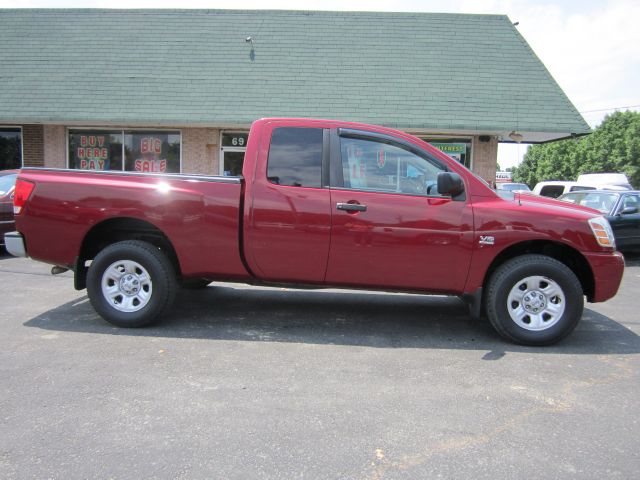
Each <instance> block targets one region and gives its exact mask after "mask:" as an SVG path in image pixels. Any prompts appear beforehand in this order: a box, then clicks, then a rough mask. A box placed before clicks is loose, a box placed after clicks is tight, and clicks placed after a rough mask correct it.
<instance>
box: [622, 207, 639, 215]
mask: <svg viewBox="0 0 640 480" xmlns="http://www.w3.org/2000/svg"><path fill="white" fill-rule="evenodd" d="M632 213H638V207H624V208H623V209H622V210H621V211H620V215H631V214H632Z"/></svg>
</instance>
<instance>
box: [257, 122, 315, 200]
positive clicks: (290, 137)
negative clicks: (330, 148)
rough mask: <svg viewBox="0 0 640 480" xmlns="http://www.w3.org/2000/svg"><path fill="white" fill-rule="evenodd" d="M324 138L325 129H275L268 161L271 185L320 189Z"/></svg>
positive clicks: (268, 174) (268, 176)
mask: <svg viewBox="0 0 640 480" xmlns="http://www.w3.org/2000/svg"><path fill="white" fill-rule="evenodd" d="M322 137H323V130H322V129H321V128H298V127H279V128H276V129H274V130H273V134H272V135H271V146H270V148H269V157H268V160H267V178H268V180H269V182H271V183H275V184H277V185H287V186H293V187H313V188H320V187H321V184H322Z"/></svg>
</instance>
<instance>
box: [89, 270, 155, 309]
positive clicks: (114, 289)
mask: <svg viewBox="0 0 640 480" xmlns="http://www.w3.org/2000/svg"><path fill="white" fill-rule="evenodd" d="M101 288H102V295H103V296H104V298H105V299H106V300H107V302H108V303H109V305H111V306H112V307H113V308H115V309H116V310H119V311H121V312H126V313H131V312H137V311H138V310H141V309H142V308H144V307H145V306H146V305H147V304H148V303H149V300H151V294H152V292H153V285H152V283H151V277H150V275H149V272H147V270H146V269H145V268H144V267H143V266H142V265H140V264H139V263H138V262H134V261H132V260H118V261H117V262H113V263H112V264H111V265H109V267H108V268H107V269H106V270H105V271H104V273H103V274H102V282H101Z"/></svg>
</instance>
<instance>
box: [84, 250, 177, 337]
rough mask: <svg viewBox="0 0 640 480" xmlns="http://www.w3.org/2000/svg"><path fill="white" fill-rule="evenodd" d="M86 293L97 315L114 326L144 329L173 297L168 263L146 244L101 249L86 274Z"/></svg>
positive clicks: (173, 273)
mask: <svg viewBox="0 0 640 480" xmlns="http://www.w3.org/2000/svg"><path fill="white" fill-rule="evenodd" d="M87 292H88V294H89V300H90V301H91V305H93V308H94V309H95V310H96V312H98V314H99V315H100V316H101V317H102V318H104V319H105V320H107V321H108V322H110V323H112V324H114V325H117V326H118V327H144V326H147V325H150V324H152V323H153V322H154V321H155V320H156V319H157V317H158V316H160V315H161V314H162V313H163V312H165V311H166V310H167V309H168V308H169V306H170V305H171V303H172V302H173V299H174V297H175V293H176V279H175V272H174V269H173V266H172V265H171V262H170V261H169V260H168V259H167V257H166V256H165V255H164V253H162V252H161V251H160V250H159V249H158V248H156V247H155V246H153V245H152V244H150V243H147V242H142V241H138V240H128V241H124V242H118V243H114V244H113V245H110V246H108V247H107V248H105V249H104V250H102V251H101V252H100V253H99V254H98V255H96V258H95V259H94V260H93V262H91V266H90V267H89V271H88V272H87Z"/></svg>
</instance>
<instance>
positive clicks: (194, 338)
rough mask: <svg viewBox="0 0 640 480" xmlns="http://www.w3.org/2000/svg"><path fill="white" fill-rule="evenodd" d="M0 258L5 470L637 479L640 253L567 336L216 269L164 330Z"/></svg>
mask: <svg viewBox="0 0 640 480" xmlns="http://www.w3.org/2000/svg"><path fill="white" fill-rule="evenodd" d="M48 271H49V267H47V266H46V265H44V264H39V263H36V262H32V261H29V260H24V259H15V258H11V257H8V256H6V255H5V256H2V257H0V282H1V283H0V284H1V285H2V289H1V290H0V300H1V302H0V305H1V306H0V322H1V326H2V332H1V335H2V348H1V349H0V382H1V383H0V387H1V388H0V416H1V417H0V418H1V419H2V420H1V423H0V478H58V479H70V478H126V479H129V478H131V479H139V478H163V479H164V478H180V479H186V478H198V479H199V478H203V479H204V478H211V479H213V478H233V479H236V478H237V479H243V480H246V479H253V478H260V479H263V478H267V479H268V478H274V479H275V478H281V479H295V478H309V479H342V478H345V479H395V478H412V479H426V478H437V477H443V478H467V479H481V478H491V479H500V478H504V479H512V478H529V479H532V478H540V479H543V478H544V479H552V478H558V479H566V478H594V479H595V478H597V479H602V478H637V476H638V472H639V471H640V455H639V453H638V452H639V451H640V425H639V421H638V418H639V417H640V401H639V400H638V396H639V395H640V382H639V375H638V374H639V370H638V365H639V362H640V355H639V352H640V337H639V336H638V335H639V334H640V325H639V319H640V313H639V311H640V299H639V295H640V260H639V259H638V257H636V258H635V259H631V260H630V261H629V262H628V267H627V270H626V273H625V278H624V283H623V286H622V289H621V291H620V293H619V294H618V296H617V297H616V298H615V299H613V300H611V301H609V302H607V303H604V304H596V305H592V304H588V305H587V308H586V310H585V315H584V317H583V320H582V322H581V324H580V325H579V327H578V328H577V330H576V331H575V332H574V333H573V334H572V335H571V336H570V337H569V338H568V339H566V340H565V341H564V342H562V343H561V344H559V345H556V346H553V347H547V348H527V347H518V346H514V345H511V344H507V343H505V342H503V341H502V340H501V339H500V338H499V337H497V335H496V334H494V332H493V331H492V330H491V328H490V327H489V326H487V325H485V324H482V323H475V322H473V321H471V320H470V319H469V318H468V317H467V315H466V311H465V308H464V306H463V304H462V303H461V302H460V301H459V300H457V299H454V298H443V297H420V296H415V295H394V294H375V293H346V292H338V291H298V290H287V289H264V288H251V287H244V286H233V285H230V284H215V285H214V286H210V287H208V288H207V289H206V290H205V291H202V292H183V293H181V294H180V296H179V297H178V299H177V302H176V306H175V307H174V309H173V311H172V313H171V315H170V316H169V317H168V318H167V319H166V320H165V321H164V322H163V323H161V324H160V325H158V326H157V327H154V328H147V329H141V330H123V329H117V328H114V327H112V326H110V325H109V324H107V323H105V322H104V321H103V320H101V319H100V318H99V317H98V316H97V315H96V314H95V313H94V311H93V310H92V308H91V306H90V305H89V303H88V301H87V299H86V296H85V292H76V291H74V290H73V286H72V279H71V275H70V274H63V275H60V276H56V277H52V276H50V275H49V274H48Z"/></svg>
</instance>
